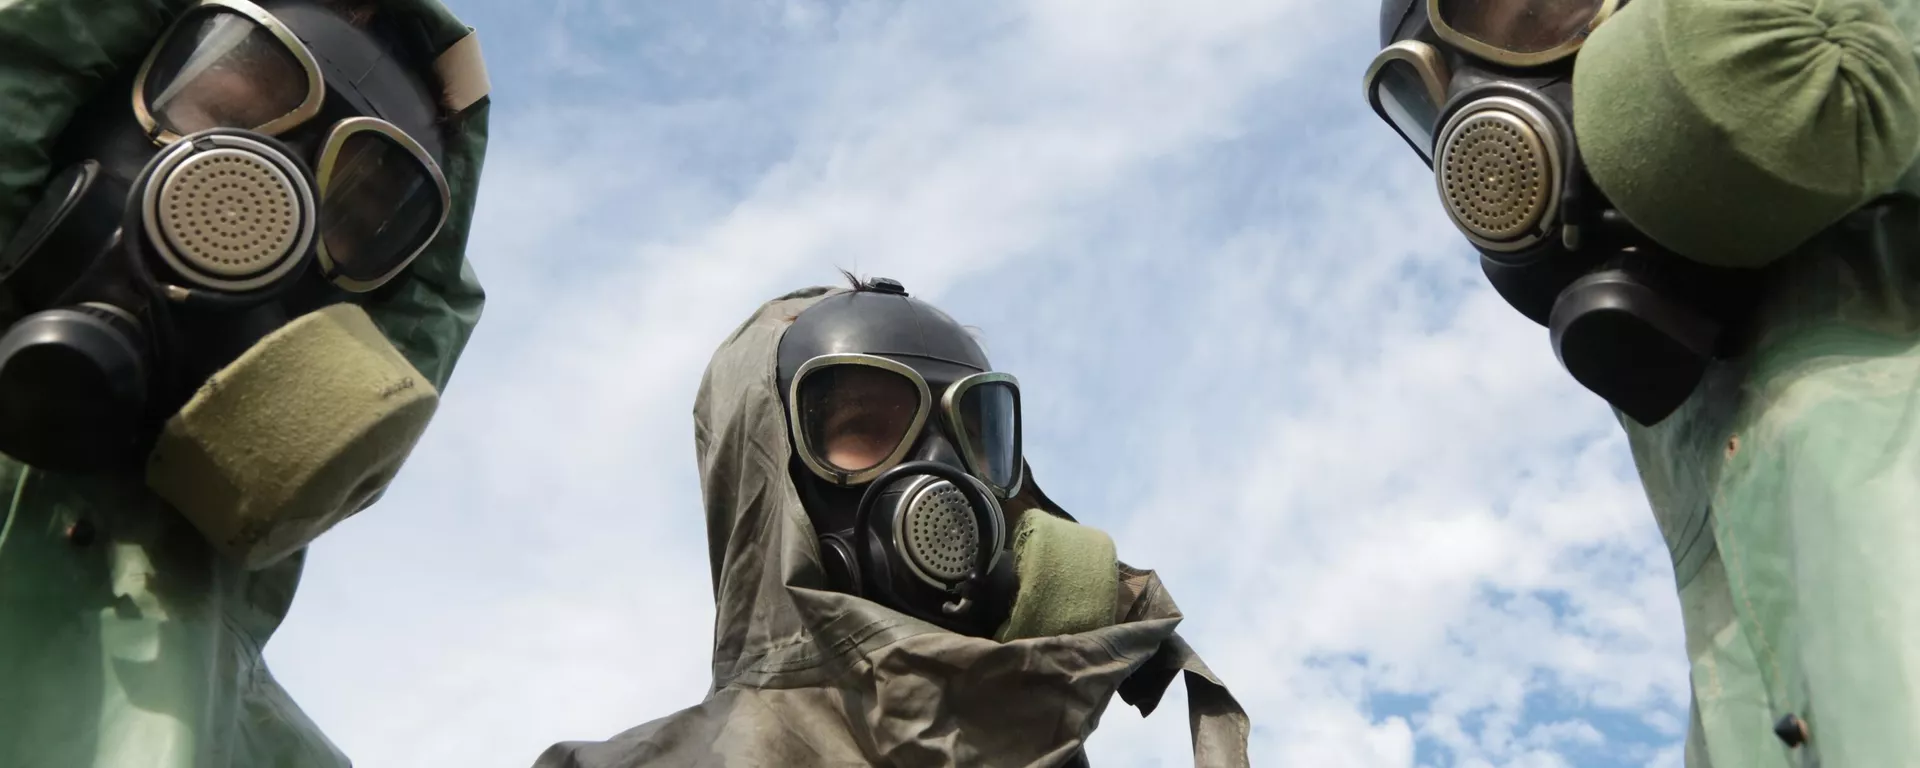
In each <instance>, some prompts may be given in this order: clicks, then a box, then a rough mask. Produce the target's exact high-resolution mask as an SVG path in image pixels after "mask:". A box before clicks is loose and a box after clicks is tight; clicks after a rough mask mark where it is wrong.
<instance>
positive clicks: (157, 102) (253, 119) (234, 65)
mask: <svg viewBox="0 0 1920 768" xmlns="http://www.w3.org/2000/svg"><path fill="white" fill-rule="evenodd" d="M325 96H326V92H325V89H324V87H323V85H322V83H321V79H320V66H319V64H318V62H316V61H315V60H314V58H313V53H312V52H311V51H309V50H307V46H306V45H305V44H304V43H301V42H300V39H299V38H298V37H295V36H294V34H293V32H292V30H289V29H287V27H286V25H285V24H282V23H280V21H279V20H278V19H275V18H274V17H273V14H270V13H267V12H266V11H265V10H264V9H262V8H260V7H259V6H257V5H254V4H253V3H250V2H247V0H200V1H199V2H197V3H195V4H194V5H193V6H192V7H191V8H189V9H187V11H186V12H185V13H182V14H181V15H180V17H179V18H178V19H176V20H175V21H174V23H173V24H172V26H170V27H168V28H167V31H166V33H165V34H163V35H162V36H161V37H160V42H159V43H158V44H156V45H155V46H154V47H153V49H152V50H151V51H149V52H148V53H147V58H146V60H145V61H143V62H141V64H140V70H139V72H138V73H137V74H136V75H135V76H134V81H133V114H134V117H135V118H136V119H138V120H139V121H140V126H141V127H142V128H144V129H146V131H147V135H148V136H151V137H153V141H154V143H155V144H157V145H159V146H163V147H164V146H167V145H169V144H172V143H174V142H177V141H179V140H180V139H181V137H183V136H185V135H187V134H191V133H195V132H197V131H201V130H205V129H208V128H238V129H242V130H250V131H255V132H258V133H262V134H266V135H268V136H278V135H279V134H281V133H284V132H286V131H287V130H290V129H292V128H294V127H295V126H298V125H300V124H302V123H305V122H306V121H308V120H311V119H313V117H314V116H315V115H317V114H319V113H320V105H321V102H322V101H323V100H324V99H325Z"/></svg>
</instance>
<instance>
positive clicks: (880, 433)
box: [779, 279, 1024, 636]
mask: <svg viewBox="0 0 1920 768" xmlns="http://www.w3.org/2000/svg"><path fill="white" fill-rule="evenodd" d="M779 382H780V390H781V392H782V393H783V397H784V401H785V404H786V407H787V413H788V423H789V433H790V434H791V436H792V440H793V452H794V461H793V466H792V477H793V480H794V484H795V486H796V488H797V489H798V490H799V492H800V497H801V500H802V503H803V504H804V505H805V507H806V510H807V514H808V517H809V518H810V519H811V520H812V522H813V525H814V529H815V531H816V532H817V533H819V534H820V554H821V558H822V559H823V561H824V565H825V568H826V571H827V576H828V580H829V582H830V584H831V586H832V587H833V588H834V589H836V590H839V591H843V592H847V593H849V594H853V595H858V596H861V597H865V598H867V599H870V600H873V601H875V602H878V603H881V604H883V605H887V606H889V607H891V608H894V609H895V610H899V611H901V612H903V613H907V614H910V615H913V616H917V617H919V618H922V619H925V620H927V621H929V622H932V623H934V624H937V625H940V626H943V627H946V628H948V629H952V630H954V631H956V632H962V633H965V634H972V635H978V636H988V635H991V634H992V633H993V631H994V630H995V628H997V627H999V626H1000V625H1001V623H1003V622H1004V621H1005V620H1006V617H1007V613H1008V611H1009V609H1010V608H1011V604H1012V600H1013V596H1014V593H1015V591H1016V588H1017V586H1018V585H1017V583H1016V580H1015V578H1014V576H1013V569H1012V559H1013V558H1012V557H1011V556H1010V555H1008V554H1007V553H1006V550H1007V547H1008V544H1009V542H1008V540H1007V539H1008V536H1009V531H1008V525H1007V519H1006V513H1005V511H1004V509H1003V507H1002V504H1003V502H1004V501H1005V500H1006V499H1009V498H1011V497H1012V496H1013V495H1014V494H1016V493H1018V492H1019V489H1020V485H1021V481H1022V478H1023V474H1024V463H1023V462H1022V460H1021V453H1020V393H1019V384H1018V382H1016V381H1015V380H1014V378H1013V377H1012V376H1010V375H1008V374H1005V373H995V372H993V371H992V370H991V368H990V366H989V365H988V363H987V359H986V355H985V354H984V353H983V352H982V351H981V349H980V346H979V344H978V343H977V342H975V341H974V339H973V338H972V336H970V335H969V334H968V333H967V332H966V329H965V328H963V327H961V326H960V325H959V324H958V323H955V322H954V321H953V319H952V318H950V317H948V316H947V315H946V314H945V313H943V312H941V311H940V310H938V309H935V308H934V307H933V306H932V305H930V304H927V303H926V302H923V301H920V300H918V299H914V298H911V297H909V296H908V295H907V294H906V291H905V290H904V289H902V288H901V287H900V284H899V283H896V282H893V281H891V280H885V279H876V280H873V281H871V282H869V283H867V284H866V285H865V286H864V290H861V291H855V292H849V293H843V294H838V295H835V296H832V297H829V298H826V299H823V300H821V301H820V302H819V303H817V304H815V305H813V306H811V307H809V308H808V309H807V310H806V311H805V312H802V313H801V314H800V315H799V317H797V318H796V319H795V320H794V322H793V325H792V326H791V327H789V328H788V329H787V331H786V333H785V334H784V335H783V336H782V337H781V340H780V351H779Z"/></svg>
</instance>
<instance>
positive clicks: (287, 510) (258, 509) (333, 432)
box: [147, 304, 440, 568]
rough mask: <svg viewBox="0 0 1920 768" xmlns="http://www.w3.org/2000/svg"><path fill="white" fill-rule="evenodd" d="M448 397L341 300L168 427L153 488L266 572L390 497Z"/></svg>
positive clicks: (300, 323)
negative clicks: (383, 495) (388, 489)
mask: <svg viewBox="0 0 1920 768" xmlns="http://www.w3.org/2000/svg"><path fill="white" fill-rule="evenodd" d="M439 400H440V394H439V392H438V391H437V390H435V389H434V387H433V384H432V383H431V382H429V381H428V380H427V379H426V377H424V376H422V375H420V373H419V371H416V370H415V369H414V368H413V366H412V365H411V364H410V363H408V362H407V360H406V358H405V357H402V356H401V355H400V353H399V352H398V351H397V350H395V349H394V348H393V345H392V344H391V343H389V342H388V341H387V339H386V337H385V336H383V335H382V334H381V333H380V330H379V329H378V328H377V327H375V326H374V324H373V321H372V319H370V318H369V317H368V316H367V313H366V312H365V311H364V310H362V309H361V308H359V307H358V306H354V305H351V304H336V305H333V306H330V307H327V308H325V309H322V310H319V311H316V312H313V313H310V314H307V315H305V316H302V317H300V318H298V319H296V320H294V321H293V322H291V323H288V324H287V325H286V326H284V327H282V328H280V329H279V330H277V331H275V332H274V333H273V334H271V335H269V336H267V337H266V338H265V339H262V340H261V341H260V342H259V343H258V344H255V345H254V346H253V347H252V348H251V349H249V350H247V352H246V353H244V354H242V355H241V356H240V358H239V359H238V360H235V361H234V362H233V363H232V364H231V365H228V366H227V367H226V368H224V369H222V370H221V371H220V372H219V373H216V374H214V375H213V377H212V378H210V379H208V380H207V382H206V383H205V384H203V385H202V386H201V387H200V389H199V391H198V392H196V393H195V394H194V396H193V399H192V400H191V401H189V402H188V403H187V405H186V406H185V407H184V408H182V409H181V410H180V412H179V413H178V414H176V415H175V416H174V417H173V418H172V419H170V420H169V421H168V422H167V425H166V428H165V430H164V431H163V432H162V434H161V436H160V438H159V441H158V443H157V444H156V445H155V447H154V449H153V452H152V454H151V455H150V457H149V458H148V463H147V484H148V486H149V487H151V488H152V489H153V491H154V492H155V493H157V494H158V495H159V496H160V498H162V499H164V500H165V501H166V502H167V503H169V504H171V505H172V506H173V507H174V508H176V509H178V510H179V511H180V513H181V514H182V515H184V516H186V518H187V519H188V520H190V521H192V523H193V524H194V525H195V526H196V527H198V528H199V529H200V531H201V532H202V533H203V534H205V535H206V537H207V539H208V540H209V541H211V542H212V543H213V545H214V547H215V548H216V549H218V550H220V551H221V552H222V553H224V554H226V555H227V556H229V557H232V558H234V559H236V560H239V561H240V562H241V563H242V564H244V565H245V566H246V567H249V568H261V567H265V566H267V565H270V564H272V563H274V562H276V561H278V560H280V559H281V558H284V557H286V556H287V555H289V554H291V553H293V552H295V551H297V550H299V549H300V548H301V547H304V546H306V545H307V544H308V543H309V542H311V541H312V540H313V539H314V538H315V537H317V536H319V535H320V534H321V533H324V532H326V530H327V529H329V528H331V527H333V526H334V525H335V524H337V523H339V522H340V521H341V520H344V519H346V518H347V517H349V516H351V515H353V514H354V513H355V512H358V511H360V509H362V508H363V507H365V506H366V505H368V504H370V503H372V501H373V500H374V499H375V498H377V497H378V495H379V493H380V492H381V491H382V490H384V489H385V487H386V485H387V484H388V483H389V482H391V481H392V479H393V477H394V475H395V474H396V473H398V472H399V469H400V466H401V464H402V463H404V462H405V460H406V457H407V455H408V454H409V453H410V452H411V451H412V450H413V446H414V444H415V443H416V442H417V441H418V440H419V439H420V435H421V434H422V433H423V432H425V430H426V427H427V422H428V421H429V420H431V418H432V417H433V413H434V410H435V409H436V408H437V407H438V405H439Z"/></svg>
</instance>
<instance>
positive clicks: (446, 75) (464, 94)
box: [433, 30, 493, 115]
mask: <svg viewBox="0 0 1920 768" xmlns="http://www.w3.org/2000/svg"><path fill="white" fill-rule="evenodd" d="M433 71H434V73H435V74H438V75H439V76H440V105H441V106H443V107H445V108H446V110H447V114H449V115H457V114H460V113H461V112H464V111H466V109H467V108H468V107H471V106H473V105H474V104H476V103H479V101H480V100H481V99H484V98H486V97H487V94H489V93H491V92H492V91H493V82H492V81H491V80H490V79H488V77H487V63H486V61H485V60H484V59H482V58H481V56H480V34H479V33H477V32H474V31H471V30H469V31H468V32H467V36H466V37H463V38H460V39H459V41H457V42H455V43H454V44H453V45H451V46H449V47H448V48H447V50H445V51H443V52H441V54H440V56H439V58H436V59H434V60H433Z"/></svg>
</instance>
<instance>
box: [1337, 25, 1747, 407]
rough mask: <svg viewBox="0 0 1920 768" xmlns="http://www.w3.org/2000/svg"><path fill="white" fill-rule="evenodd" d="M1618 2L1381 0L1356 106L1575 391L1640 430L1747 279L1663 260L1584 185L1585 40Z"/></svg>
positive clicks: (1732, 318)
mask: <svg viewBox="0 0 1920 768" xmlns="http://www.w3.org/2000/svg"><path fill="white" fill-rule="evenodd" d="M1622 3H1623V0H1387V1H1386V2H1385V3H1384V4H1383V6H1382V9H1381V39H1382V43H1383V45H1384V46H1385V47H1384V49H1383V50H1382V51H1381V52H1380V54H1379V55H1378V56H1376V57H1375V58H1374V61H1373V63H1372V65H1371V66H1370V67H1369V68H1368V70H1367V74H1366V95H1367V101H1368V103H1369V104H1370V105H1371V106H1372V108H1373V109H1374V112H1375V113H1376V114H1377V115H1379V116H1380V118H1381V119H1382V120H1383V121H1385V122H1386V123H1387V124H1388V125H1389V126H1391V127H1393V129H1394V130H1395V131H1396V132H1397V133H1399V135H1400V136H1401V138H1402V139H1404V140H1405V141H1406V142H1407V143H1408V145H1409V146H1412V147H1413V149H1414V150H1415V151H1416V152H1417V153H1419V155H1420V157H1421V159H1422V160H1424V161H1425V162H1426V163H1427V164H1428V166H1429V167H1431V168H1432V169H1433V172H1434V181H1435V186H1436V189H1437V191H1438V193H1439V197H1440V200H1441V203H1442V205H1443V206H1444V208H1445V210H1446V212H1447V216H1448V218H1449V220H1450V221H1452V223H1453V224H1454V226H1455V227H1456V228H1457V229H1459V230H1460V233H1461V234H1462V235H1463V236H1465V237H1466V239H1467V240H1468V241H1469V242H1470V243H1472V244H1473V246H1474V247H1475V248H1476V249H1477V250H1478V251H1479V252H1480V255H1481V258H1480V265H1481V270H1482V272H1483V273H1484V274H1485V275H1486V277H1487V279H1488V281H1489V282H1490V283H1492V285H1493V287H1494V289H1495V290H1496V291H1497V292H1499V294H1500V295H1501V297H1502V298H1504V299H1505V300H1506V301H1507V303H1508V304H1510V305H1511V306H1512V307H1513V308H1514V309H1515V310H1517V311H1519V312H1520V313H1521V314H1523V315H1525V316H1526V317H1528V318H1529V319H1531V320H1533V321H1534V322H1537V323H1539V324H1541V325H1544V326H1546V327H1547V328H1548V329H1549V331H1550V339H1551V341H1552V344H1553V349H1554V354H1555V355H1556V356H1557V357H1558V358H1559V360H1560V361H1561V364H1562V365H1563V366H1564V367H1565V368H1566V369H1567V371H1568V372H1569V373H1570V374H1571V375H1572V376H1573V377H1574V379H1575V380H1576V381H1578V382H1579V383H1580V384H1581V385H1582V386H1584V387H1586V388H1587V389H1588V390H1590V391H1592V392H1594V393H1595V394H1597V395H1599V396H1601V397H1602V398H1603V399H1605V400H1606V401H1607V402H1608V403H1609V404H1611V405H1613V406H1614V407H1615V408H1618V409H1620V411H1621V412H1622V413H1624V414H1626V415H1627V416H1628V417H1629V418H1632V419H1634V420H1635V421H1637V422H1639V423H1642V424H1649V425H1650V424H1654V423H1657V422H1659V421H1660V420H1662V419H1664V418H1665V417H1666V416H1667V415H1668V414H1670V413H1671V412H1672V411H1673V410H1674V409H1675V408H1677V407H1679V405H1680V404H1681V403H1682V402H1683V401H1685V400H1686V398H1687V397H1688V396H1689V395H1691V393H1692V392H1693V390H1694V388H1695V387H1696V386H1697V384H1698V383H1699V381H1700V379H1701V377H1702V376H1703V375H1704V373H1705V371H1706V367H1707V365H1708V364H1709V363H1710V362H1711V361H1712V360H1713V359H1714V357H1715V356H1716V355H1718V354H1720V353H1721V350H1722V348H1723V345H1725V344H1726V342H1727V340H1728V338H1729V336H1730V334H1729V333H1728V329H1729V327H1730V326H1733V325H1735V324H1737V322H1738V321H1739V320H1740V319H1741V318H1742V309H1743V307H1744V306H1745V303H1746V301H1747V292H1746V291H1744V290H1741V289H1740V287H1739V286H1741V285H1743V284H1744V283H1745V282H1746V281H1747V280H1748V277H1747V276H1746V275H1744V274H1740V272H1739V271H1737V270H1725V269H1715V268H1711V267H1707V266H1705V265H1701V264H1698V263H1695V262H1691V261H1689V260H1687V259H1684V258H1682V257H1679V256H1677V255H1675V254H1672V253H1670V252H1667V251H1666V250H1665V249H1663V248H1661V247H1660V246H1659V245H1658V244H1656V243H1655V242H1653V241H1652V240H1651V239H1649V238H1647V237H1645V236H1644V235H1642V234H1641V233H1639V232H1637V231H1635V230H1634V228H1633V227H1632V226H1631V225H1629V224H1628V223H1627V222H1626V221H1625V219H1624V218H1622V217H1621V216H1620V215H1619V214H1618V213H1617V212H1615V211H1614V210H1612V209H1611V208H1610V207H1609V205H1608V203H1607V201H1606V200H1605V198H1604V196H1603V195H1602V194H1601V193H1600V192H1599V190H1598V189H1597V188H1595V187H1594V185H1593V183H1592V181H1591V179H1590V178H1588V176H1587V174H1586V172H1585V168H1584V167H1583V166H1582V164H1581V161H1580V153H1579V145H1578V142H1577V141H1576V137H1575V135H1574V131H1573V119H1572V114H1573V110H1572V103H1573V90H1572V75H1573V66H1574V59H1575V56H1576V55H1577V54H1578V52H1579V50H1580V47H1581V44H1582V43H1583V42H1584V41H1585V39H1586V37H1587V35H1588V34H1589V33H1591V32H1592V30H1593V29H1595V28H1597V27H1598V26H1599V25H1600V24H1602V23H1604V22H1605V21H1606V20H1607V18H1608V17H1609V16H1611V15H1612V14H1613V12H1614V11H1615V10H1617V9H1618V7H1620V5H1622Z"/></svg>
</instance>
